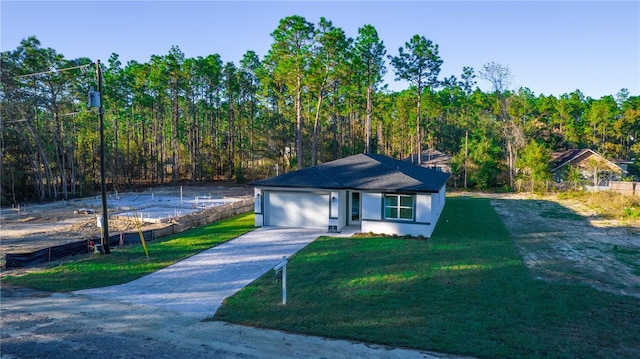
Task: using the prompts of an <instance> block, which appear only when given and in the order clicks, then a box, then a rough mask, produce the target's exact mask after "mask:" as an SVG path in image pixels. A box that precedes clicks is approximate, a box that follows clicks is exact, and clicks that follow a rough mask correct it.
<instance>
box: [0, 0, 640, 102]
mask: <svg viewBox="0 0 640 359" xmlns="http://www.w3.org/2000/svg"><path fill="white" fill-rule="evenodd" d="M291 15H300V16H303V17H304V18H305V19H306V20H307V21H309V22H312V23H314V24H317V23H318V22H319V20H320V18H321V17H324V18H326V19H327V20H330V21H332V22H333V25H334V26H336V27H340V28H342V29H343V30H344V31H345V34H346V35H347V36H348V37H351V38H354V39H355V38H356V37H357V35H358V29H359V28H360V27H362V26H364V25H366V24H370V25H373V26H374V27H375V28H376V30H377V31H378V36H379V37H380V39H381V40H382V41H383V42H384V44H385V47H386V50H387V55H392V56H396V55H397V54H398V48H399V47H401V46H402V47H404V46H405V43H406V42H407V41H409V39H410V38H411V37H412V36H413V35H415V34H417V35H420V36H424V37H425V38H427V39H428V40H431V41H432V42H433V43H435V44H437V45H438V47H439V54H440V57H441V58H442V60H443V64H442V67H441V72H440V78H441V79H443V78H445V77H449V76H452V75H453V76H456V77H457V78H460V75H461V74H462V68H463V67H465V66H469V67H472V68H473V69H474V70H475V72H476V74H478V72H479V71H480V70H481V69H482V67H483V66H484V65H486V64H488V63H490V62H495V63H498V64H500V65H502V66H506V67H508V68H509V70H510V72H511V74H512V75H513V80H512V82H511V86H510V89H512V90H516V89H518V88H520V87H526V88H528V89H530V90H531V91H532V92H533V93H534V95H536V96H539V95H545V96H549V95H554V96H556V97H557V96H560V95H562V94H567V93H571V92H573V91H575V90H580V91H581V92H582V93H583V94H584V95H585V96H588V97H591V98H594V99H599V98H601V97H602V96H607V95H613V96H615V95H616V94H617V93H618V92H619V91H620V89H623V88H626V89H627V90H629V92H630V94H631V95H632V96H639V95H640V1H638V0H627V1H446V2H445V1H364V0H361V1H242V0H236V1H216V0H200V1H158V0H155V1H150V0H137V1H132V0H130V1H113V0H112V1H30V0H21V1H8V0H0V20H1V21H0V50H1V51H11V50H14V49H15V48H16V47H17V46H19V44H20V41H21V40H23V39H25V38H27V37H29V36H36V37H37V38H38V39H39V40H40V42H41V45H42V47H44V48H53V49H54V50H56V51H57V52H58V53H59V54H62V55H63V56H64V57H65V58H67V59H74V58H78V57H88V58H90V59H92V60H101V61H102V62H104V63H106V62H107V60H108V59H109V57H110V55H111V54H112V53H117V54H118V55H119V56H120V60H121V61H122V63H123V64H126V63H127V62H128V61H131V60H135V61H138V62H147V61H149V60H150V58H151V55H166V54H167V53H168V52H169V49H170V48H171V46H173V45H176V46H178V47H179V48H180V50H181V51H182V52H183V53H184V54H185V56H186V57H193V58H195V57H198V56H203V57H204V56H207V55H210V54H219V55H220V56H221V58H222V60H223V61H224V62H229V61H231V62H234V63H236V64H238V63H239V61H240V59H242V56H243V54H244V53H246V52H247V51H249V50H252V51H255V52H256V53H257V54H258V56H259V57H260V59H262V58H263V57H264V55H265V54H266V53H267V52H268V51H269V48H270V47H271V45H272V44H273V38H272V37H271V33H272V32H273V31H274V30H275V29H276V28H277V26H278V23H279V21H280V20H281V19H283V18H285V17H287V16H291ZM389 62H390V61H389V60H386V64H387V66H388V71H387V74H386V75H385V77H384V81H385V83H386V84H388V85H389V89H390V90H392V91H400V90H402V89H405V88H407V87H408V84H407V83H404V82H397V81H395V76H394V73H393V68H392V67H391V66H390V64H389ZM477 82H478V84H477V85H478V86H479V87H480V89H482V90H483V91H490V90H491V86H490V84H489V83H488V82H487V81H485V80H482V79H477Z"/></svg>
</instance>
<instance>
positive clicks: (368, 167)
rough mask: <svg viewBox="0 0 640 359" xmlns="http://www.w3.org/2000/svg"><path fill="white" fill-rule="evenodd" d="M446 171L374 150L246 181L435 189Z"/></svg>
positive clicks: (397, 189)
mask: <svg viewBox="0 0 640 359" xmlns="http://www.w3.org/2000/svg"><path fill="white" fill-rule="evenodd" d="M448 178H449V174H448V173H444V172H440V171H436V170H433V169H429V168H424V167H421V166H417V165H414V164H412V163H410V162H407V161H400V160H396V159H393V158H390V157H386V156H383V155H378V154H358V155H353V156H349V157H345V158H342V159H339V160H335V161H331V162H327V163H323V164H321V165H317V166H313V167H308V168H304V169H301V170H298V171H294V172H289V173H285V174H282V175H280V176H276V177H271V178H266V179H263V180H258V181H254V182H252V183H250V184H251V185H254V186H268V187H293V188H325V189H354V190H380V191H394V192H431V193H435V192H438V191H439V190H440V189H441V188H442V186H444V184H445V183H446V181H447V179H448Z"/></svg>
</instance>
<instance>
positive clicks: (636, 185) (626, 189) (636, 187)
mask: <svg viewBox="0 0 640 359" xmlns="http://www.w3.org/2000/svg"><path fill="white" fill-rule="evenodd" d="M609 191H613V192H618V193H622V194H624V195H627V196H638V197H640V182H619V181H610V182H609Z"/></svg>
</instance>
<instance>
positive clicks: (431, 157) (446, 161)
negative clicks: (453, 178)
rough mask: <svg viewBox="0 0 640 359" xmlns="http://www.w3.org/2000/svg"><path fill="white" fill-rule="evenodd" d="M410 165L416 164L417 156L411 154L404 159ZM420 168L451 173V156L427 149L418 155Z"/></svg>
mask: <svg viewBox="0 0 640 359" xmlns="http://www.w3.org/2000/svg"><path fill="white" fill-rule="evenodd" d="M404 160H405V161H409V162H411V163H415V164H418V155H417V154H413V155H411V156H409V157H407V158H405V159H404ZM419 164H420V166H422V167H426V168H433V169H435V170H438V171H442V172H447V173H451V156H449V155H447V154H444V153H442V152H440V151H438V150H434V149H428V150H424V151H422V152H421V153H420V163H419Z"/></svg>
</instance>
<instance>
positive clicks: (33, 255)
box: [5, 198, 254, 268]
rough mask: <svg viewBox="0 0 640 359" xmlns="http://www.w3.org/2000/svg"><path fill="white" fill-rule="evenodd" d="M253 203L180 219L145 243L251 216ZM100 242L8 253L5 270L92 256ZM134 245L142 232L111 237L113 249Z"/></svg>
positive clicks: (151, 232)
mask: <svg viewBox="0 0 640 359" xmlns="http://www.w3.org/2000/svg"><path fill="white" fill-rule="evenodd" d="M253 201H254V200H253V198H251V199H245V200H242V201H237V202H232V203H228V204H225V205H221V206H217V207H209V208H207V209H205V210H203V211H201V212H198V213H193V214H188V215H186V216H183V217H179V218H177V219H176V222H175V223H173V224H171V225H170V226H168V227H165V228H160V229H154V230H149V231H143V232H142V235H143V237H144V240H145V241H152V240H154V239H158V238H162V237H166V236H169V235H172V234H174V233H180V232H184V231H186V230H189V229H192V228H195V227H200V226H204V225H206V224H209V223H213V222H217V221H219V220H222V219H225V218H229V217H232V216H235V215H238V214H241V213H247V212H250V211H252V210H253ZM96 240H97V241H99V239H83V240H80V241H77V242H72V243H67V244H61V245H58V246H53V247H48V248H43V249H40V250H37V251H35V252H30V253H7V254H6V255H5V260H6V261H5V267H7V268H15V267H26V266H30V265H35V264H38V263H44V262H50V261H54V260H58V259H62V258H64V257H68V256H73V255H77V254H86V253H90V252H91V251H92V250H93V244H92V242H94V241H96ZM133 243H140V234H139V233H138V232H126V233H118V234H114V235H111V236H109V246H111V247H117V246H124V245H127V244H133Z"/></svg>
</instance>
